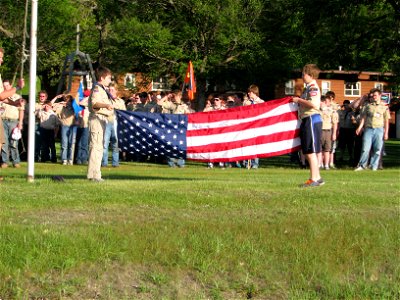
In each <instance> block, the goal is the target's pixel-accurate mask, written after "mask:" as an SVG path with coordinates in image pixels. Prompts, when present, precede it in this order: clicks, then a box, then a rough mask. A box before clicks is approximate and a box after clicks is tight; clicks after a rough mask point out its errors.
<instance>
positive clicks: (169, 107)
mask: <svg viewBox="0 0 400 300" xmlns="http://www.w3.org/2000/svg"><path fill="white" fill-rule="evenodd" d="M175 109H176V104H175V103H172V102H171V101H169V100H165V101H164V102H163V104H162V107H161V112H162V113H163V114H172V113H173V112H174V111H175Z"/></svg>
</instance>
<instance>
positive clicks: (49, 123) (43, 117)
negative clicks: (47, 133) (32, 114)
mask: <svg viewBox="0 0 400 300" xmlns="http://www.w3.org/2000/svg"><path fill="white" fill-rule="evenodd" d="M38 117H39V120H40V127H41V128H44V129H55V128H56V127H57V126H58V125H59V124H60V121H59V119H58V117H57V115H56V114H55V113H54V111H52V110H51V111H44V110H40V111H39V112H38Z"/></svg>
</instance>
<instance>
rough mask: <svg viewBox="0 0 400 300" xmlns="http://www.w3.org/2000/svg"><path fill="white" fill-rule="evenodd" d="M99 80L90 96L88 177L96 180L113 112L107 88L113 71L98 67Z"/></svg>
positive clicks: (98, 176)
mask: <svg viewBox="0 0 400 300" xmlns="http://www.w3.org/2000/svg"><path fill="white" fill-rule="evenodd" d="M97 78H98V82H97V84H96V85H95V86H94V88H93V90H92V94H91V95H90V97H89V112H90V115H89V162H88V171H87V178H88V179H89V180H93V181H96V182H101V181H104V180H103V179H102V178H101V161H102V159H103V138H104V132H105V128H106V125H107V122H108V117H109V116H110V115H111V114H112V113H113V110H114V107H113V105H112V103H111V95H109V93H108V92H107V90H106V87H108V86H109V85H110V83H111V71H110V70H109V69H107V68H104V67H99V68H98V69H97Z"/></svg>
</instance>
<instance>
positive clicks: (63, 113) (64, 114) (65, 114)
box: [53, 102, 75, 126]
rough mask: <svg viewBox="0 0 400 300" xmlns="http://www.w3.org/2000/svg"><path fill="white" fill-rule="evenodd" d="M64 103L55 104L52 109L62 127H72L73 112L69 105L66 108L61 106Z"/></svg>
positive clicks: (73, 121) (73, 122)
mask: <svg viewBox="0 0 400 300" xmlns="http://www.w3.org/2000/svg"><path fill="white" fill-rule="evenodd" d="M63 103H64V102H59V103H55V104H54V105H53V109H54V111H55V113H56V115H57V117H58V119H59V120H60V124H61V125H63V126H72V125H74V124H75V112H74V109H73V108H72V105H71V103H69V104H67V106H64V105H63Z"/></svg>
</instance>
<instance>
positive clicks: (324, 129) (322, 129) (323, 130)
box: [322, 129, 332, 131]
mask: <svg viewBox="0 0 400 300" xmlns="http://www.w3.org/2000/svg"><path fill="white" fill-rule="evenodd" d="M331 130H332V129H322V131H331Z"/></svg>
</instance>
